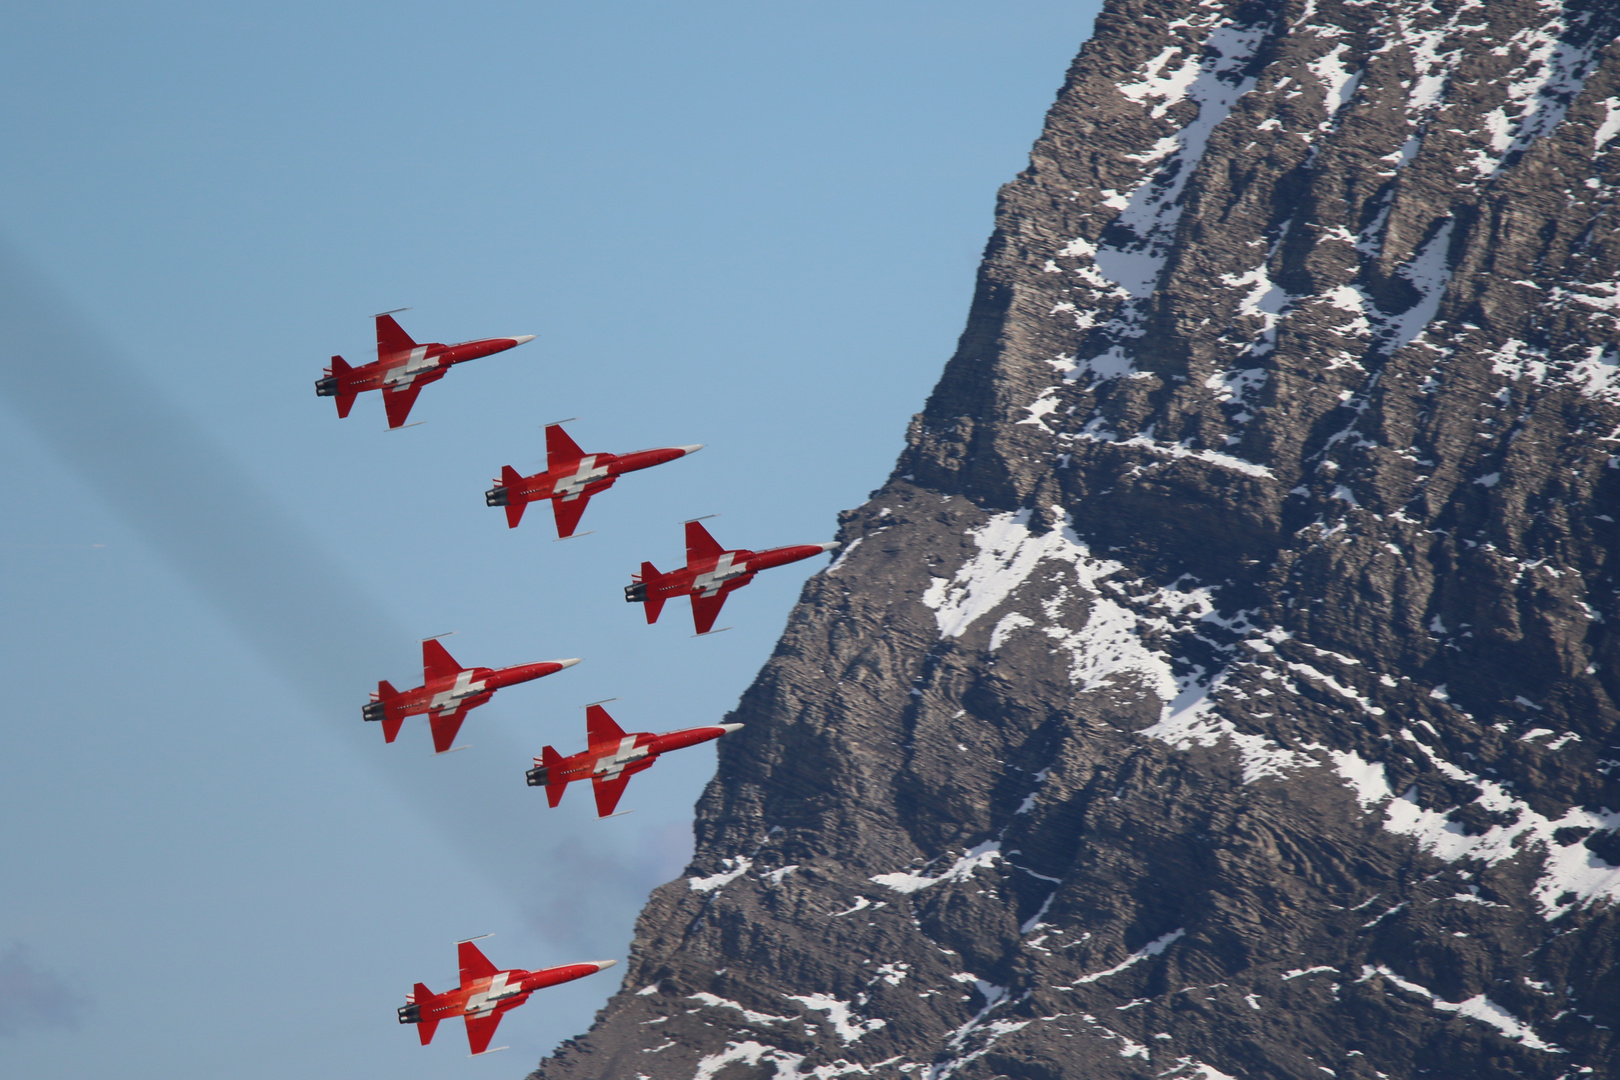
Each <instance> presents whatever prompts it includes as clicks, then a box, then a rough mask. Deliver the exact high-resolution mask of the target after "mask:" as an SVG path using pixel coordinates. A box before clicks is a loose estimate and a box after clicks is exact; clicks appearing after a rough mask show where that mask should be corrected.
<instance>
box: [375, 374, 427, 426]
mask: <svg viewBox="0 0 1620 1080" xmlns="http://www.w3.org/2000/svg"><path fill="white" fill-rule="evenodd" d="M424 385H426V384H425V383H423V382H420V381H418V382H413V383H412V384H411V385H409V386H407V387H404V388H403V389H400V390H390V389H388V388H387V387H386V386H385V387H383V392H382V396H383V408H384V409H385V410H387V412H388V426H389V427H391V428H397V427H401V426H403V425H404V423H405V418H406V417H408V416H410V415H411V406H412V405H415V404H416V395H417V394H420V393H421V392H422V387H423V386H424Z"/></svg>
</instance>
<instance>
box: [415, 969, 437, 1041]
mask: <svg viewBox="0 0 1620 1080" xmlns="http://www.w3.org/2000/svg"><path fill="white" fill-rule="evenodd" d="M410 1000H411V1001H412V1002H413V1003H414V1004H417V1005H423V1004H426V1003H427V1002H429V1001H431V1000H433V991H431V990H429V989H428V988H427V987H426V986H424V985H423V984H422V983H417V984H416V990H415V992H414V993H412V994H411V996H410ZM438 1029H439V1022H438V1021H437V1020H421V1021H418V1022H417V1025H416V1035H417V1037H418V1038H419V1039H421V1040H422V1045H423V1046H426V1045H427V1044H428V1043H430V1042H432V1041H433V1033H434V1032H435V1031H437V1030H438Z"/></svg>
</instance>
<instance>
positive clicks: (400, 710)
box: [360, 638, 579, 754]
mask: <svg viewBox="0 0 1620 1080" xmlns="http://www.w3.org/2000/svg"><path fill="white" fill-rule="evenodd" d="M577 663H579V658H578V657H575V658H573V659H571V660H542V661H540V662H539V663H538V664H518V665H516V666H514V667H506V668H487V667H472V668H469V667H462V666H461V665H460V664H458V663H457V662H456V658H455V657H453V656H451V655H450V650H448V649H446V648H445V647H444V646H443V645H440V644H439V643H438V641H437V640H435V639H434V638H428V639H427V640H426V641H424V642H422V685H421V686H418V687H416V688H415V689H414V690H405V691H400V690H395V689H394V688H393V686H392V685H390V684H389V683H388V682H387V681H386V680H385V681H382V682H379V683H378V684H377V691H376V693H374V694H372V695H371V703H370V704H369V705H366V706H365V707H364V708H362V709H361V710H360V715H362V716H364V717H365V718H366V719H367V720H376V721H380V722H381V723H382V729H383V741H384V742H393V741H394V739H395V737H396V736H398V735H399V729H400V725H402V724H403V723H405V718H406V717H407V716H418V715H420V714H422V713H427V718H428V725H429V726H430V727H431V728H432V729H433V752H434V753H435V754H443V753H445V752H447V751H448V750H449V749H450V747H451V745H452V744H454V743H455V741H456V733H457V732H459V731H460V730H461V722H462V721H463V720H465V719H467V713H468V711H469V710H471V709H476V708H477V707H478V706H480V705H482V704H484V702H486V701H488V700H489V699H490V698H491V697H492V696H493V695H494V693H495V691H497V690H499V689H501V687H503V686H516V685H517V684H518V683H526V682H529V681H530V680H532V679H539V678H543V677H545V676H547V675H555V674H556V673H557V672H559V671H561V670H562V669H563V668H571V667H573V666H574V665H575V664H577Z"/></svg>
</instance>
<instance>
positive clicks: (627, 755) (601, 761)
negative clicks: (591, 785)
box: [591, 735, 647, 780]
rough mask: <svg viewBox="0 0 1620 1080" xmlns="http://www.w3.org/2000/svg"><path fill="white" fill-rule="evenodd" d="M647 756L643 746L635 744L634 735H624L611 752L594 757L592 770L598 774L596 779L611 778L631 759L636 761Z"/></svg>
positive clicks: (621, 770) (620, 771) (622, 770)
mask: <svg viewBox="0 0 1620 1080" xmlns="http://www.w3.org/2000/svg"><path fill="white" fill-rule="evenodd" d="M646 756H647V748H646V747H645V746H642V747H637V746H636V737H635V736H634V735H626V736H625V737H624V738H622V739H620V740H619V748H618V749H617V750H615V751H613V753H611V754H603V755H602V756H601V757H599V758H597V759H596V766H595V768H594V769H592V770H591V771H592V772H595V773H597V774H598V779H601V780H612V779H614V778H615V777H617V776H618V775H619V774H620V773H622V772H624V767H625V766H626V765H628V764H630V763H631V762H632V761H638V760H640V759H641V758H644V757H646Z"/></svg>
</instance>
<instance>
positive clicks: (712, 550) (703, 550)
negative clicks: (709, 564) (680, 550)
mask: <svg viewBox="0 0 1620 1080" xmlns="http://www.w3.org/2000/svg"><path fill="white" fill-rule="evenodd" d="M725 553H726V549H725V548H723V547H721V546H720V544H719V542H718V541H716V540H715V538H714V537H712V536H710V535H709V530H708V529H705V528H704V527H703V524H702V522H698V521H688V522H687V523H686V565H687V566H691V565H692V564H693V563H695V562H697V561H698V560H700V559H717V558H719V557H720V556H721V555H724V554H725Z"/></svg>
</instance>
